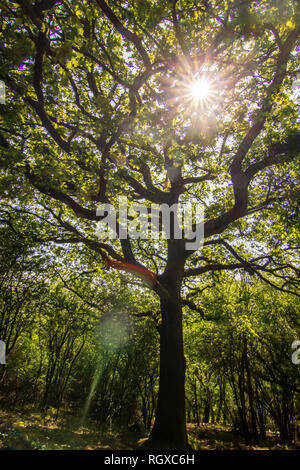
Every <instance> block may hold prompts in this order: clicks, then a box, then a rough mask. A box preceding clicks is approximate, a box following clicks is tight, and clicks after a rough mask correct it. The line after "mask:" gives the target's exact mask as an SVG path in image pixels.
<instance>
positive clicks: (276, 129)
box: [0, 0, 300, 449]
mask: <svg viewBox="0 0 300 470" xmlns="http://www.w3.org/2000/svg"><path fill="white" fill-rule="evenodd" d="M0 8H1V16H2V19H3V20H2V24H1V33H0V34H1V46H0V49H1V61H2V64H1V79H2V80H3V81H4V83H5V86H6V104H2V105H0V106H1V127H0V131H1V133H0V144H1V149H2V150H1V166H2V169H3V171H2V174H1V190H2V192H3V196H4V197H3V200H2V209H1V211H2V212H1V213H2V223H4V224H6V225H7V226H9V227H10V228H11V230H13V231H14V233H15V234H16V236H18V237H20V238H21V239H22V238H23V239H25V240H26V242H27V243H32V244H39V243H42V244H45V243H56V244H60V245H61V246H63V247H67V246H68V244H77V245H78V246H79V248H80V247H82V246H85V247H87V248H88V249H90V250H92V251H94V252H95V253H96V254H97V255H98V256H99V264H101V266H105V265H106V266H107V265H112V266H117V267H119V268H122V267H124V268H127V269H128V266H129V268H130V269H131V271H132V273H133V274H137V275H138V274H140V273H141V272H142V273H144V275H145V277H146V276H147V273H148V280H149V279H151V280H152V281H153V282H151V285H150V288H151V289H152V290H153V291H154V292H155V294H157V296H158V298H159V301H160V308H161V318H160V320H159V324H158V328H159V332H160V384H159V396H158V404H157V413H156V420H155V424H154V427H153V429H152V432H151V435H150V438H149V440H148V443H147V445H148V446H150V447H152V448H177V449H178V448H182V449H183V448H186V447H187V445H188V443H187V434H186V425H185V395H184V380H185V359H184V351H183V339H182V309H183V306H185V305H186V306H187V308H189V309H194V310H196V311H198V312H199V314H200V315H204V314H205V312H203V309H202V307H201V297H199V295H198V296H196V297H195V295H194V294H195V289H196V292H197V294H199V292H201V289H203V288H205V287H206V286H207V285H208V284H209V282H210V277H211V276H213V275H215V273H217V272H219V271H221V270H235V269H236V270H242V271H246V272H247V273H249V274H251V275H256V276H259V277H260V278H261V279H264V280H265V281H266V282H267V283H269V284H271V285H272V286H274V288H276V289H280V290H283V291H286V292H290V293H297V280H296V274H297V269H296V267H295V265H294V262H295V248H296V246H297V238H296V237H297V232H296V220H297V214H298V212H297V202H296V201H297V187H296V176H297V165H296V157H297V155H299V132H298V131H297V111H296V93H295V88H294V87H295V83H296V82H295V80H296V73H297V49H296V45H297V40H298V37H299V32H300V17H299V2H298V1H291V0H290V1H289V0H285V1H279V0H263V1H260V2H257V1H251V0H228V1H218V0H212V1H209V0H208V1H207V0H199V1H195V0H185V1H179V0H169V1H165V2H157V1H156V0H137V1H128V2H121V1H112V0H107V1H103V0H95V1H89V2H86V1H81V2H78V1H68V0H63V1H55V0H40V1H38V0H36V1H35V2H32V1H31V0H22V1H21V0H19V1H16V2H10V1H1V2H0ZM199 84H200V85H201V89H199V88H195V86H197V85H199ZM118 196H127V198H128V200H129V202H130V204H132V203H134V202H136V201H139V202H142V203H144V204H146V205H150V204H151V203H155V204H167V205H168V206H172V205H173V204H175V203H177V202H181V203H187V202H191V201H192V202H194V203H197V204H202V205H204V206H205V222H204V239H205V240H204V246H203V248H202V250H201V251H200V252H196V251H192V250H187V249H186V245H185V240H184V239H175V237H174V236H173V237H172V236H171V237H170V239H168V240H166V241H161V242H160V243H159V242H158V241H157V240H151V239H149V240H130V239H121V240H119V239H116V240H107V241H103V240H99V238H97V233H96V232H97V231H96V223H97V222H98V221H99V219H100V217H99V216H97V214H96V209H97V206H98V204H99V203H111V204H116V199H117V197H118ZM78 254H79V256H80V249H79V250H78ZM113 261H118V262H119V264H118V265H116V264H114V263H113ZM122 263H127V264H122ZM134 267H136V268H137V269H136V270H135V269H134ZM149 272H152V273H154V274H150V275H149ZM149 276H150V277H149ZM116 295H117V293H116ZM195 299H196V300H195ZM142 314H145V315H146V314H147V315H151V312H141V315H142ZM155 318H157V317H156V316H155Z"/></svg>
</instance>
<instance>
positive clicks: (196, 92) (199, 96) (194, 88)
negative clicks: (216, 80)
mask: <svg viewBox="0 0 300 470" xmlns="http://www.w3.org/2000/svg"><path fill="white" fill-rule="evenodd" d="M190 93H191V97H192V98H194V99H195V100H196V101H205V100H206V99H207V98H208V97H209V94H210V83H209V81H208V80H207V79H206V78H204V77H203V78H199V79H197V80H196V81H194V82H193V83H191V85H190Z"/></svg>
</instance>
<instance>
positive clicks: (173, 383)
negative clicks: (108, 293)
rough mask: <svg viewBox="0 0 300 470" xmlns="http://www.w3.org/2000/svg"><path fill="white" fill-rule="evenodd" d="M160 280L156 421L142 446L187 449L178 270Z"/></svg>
mask: <svg viewBox="0 0 300 470" xmlns="http://www.w3.org/2000/svg"><path fill="white" fill-rule="evenodd" d="M170 271H171V273H170V275H168V276H167V278H166V279H164V280H162V281H161V284H162V288H163V289H162V291H161V292H160V305H161V316H162V321H161V325H160V329H159V332H160V375H159V392H158V400H157V411H156V418H155V423H154V426H153V429H152V432H151V434H150V437H149V439H148V441H147V442H146V443H145V445H144V447H147V448H151V449H187V448H188V441H187V431H186V419H185V390H184V383H185V357H184V352H183V335H182V306H181V300H180V286H181V275H180V269H179V268H175V267H174V269H172V270H170Z"/></svg>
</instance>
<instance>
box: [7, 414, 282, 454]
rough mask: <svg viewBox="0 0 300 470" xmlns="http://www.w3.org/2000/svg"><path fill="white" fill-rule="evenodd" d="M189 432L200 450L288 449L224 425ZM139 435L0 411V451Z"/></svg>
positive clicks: (77, 445)
mask: <svg viewBox="0 0 300 470" xmlns="http://www.w3.org/2000/svg"><path fill="white" fill-rule="evenodd" d="M76 421H77V422H76ZM188 433H189V438H190V442H191V444H192V447H193V448H194V449H199V450H235V449H239V450H249V449H252V450H268V449H272V450H273V449H274V450H275V449H278V450H282V449H287V447H286V446H283V445H280V443H279V441H278V436H277V435H276V434H275V433H273V434H272V433H268V437H267V439H266V441H265V442H264V443H263V445H260V446H246V445H245V444H244V443H243V439H242V438H241V436H239V435H238V434H236V433H234V432H233V431H232V430H231V429H230V428H227V427H225V426H219V425H212V424H207V425H205V424H201V425H200V426H196V425H193V424H188ZM141 437H142V436H140V435H137V434H136V433H132V432H123V433H120V434H118V433H108V432H107V433H101V432H99V430H97V426H96V425H95V424H91V423H89V424H88V425H86V426H84V427H79V426H78V420H76V419H75V418H73V419H72V418H71V419H70V418H69V419H65V420H63V419H59V420H55V419H53V418H51V417H46V418H43V417H42V416H41V415H40V414H38V413H31V414H24V413H16V412H13V413H12V412H5V411H0V450H5V449H12V450H23V449H35V450H72V449H74V450H125V449H128V450H134V449H137V448H138V444H137V442H138V440H139V438H141Z"/></svg>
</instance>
